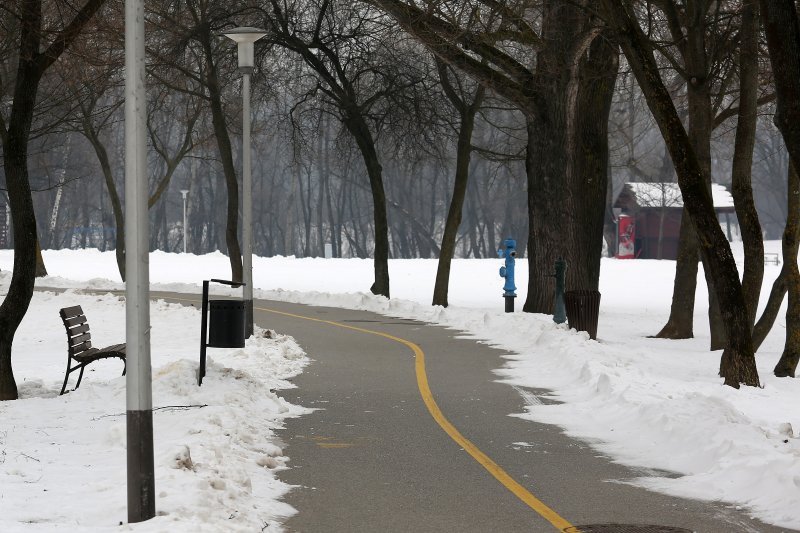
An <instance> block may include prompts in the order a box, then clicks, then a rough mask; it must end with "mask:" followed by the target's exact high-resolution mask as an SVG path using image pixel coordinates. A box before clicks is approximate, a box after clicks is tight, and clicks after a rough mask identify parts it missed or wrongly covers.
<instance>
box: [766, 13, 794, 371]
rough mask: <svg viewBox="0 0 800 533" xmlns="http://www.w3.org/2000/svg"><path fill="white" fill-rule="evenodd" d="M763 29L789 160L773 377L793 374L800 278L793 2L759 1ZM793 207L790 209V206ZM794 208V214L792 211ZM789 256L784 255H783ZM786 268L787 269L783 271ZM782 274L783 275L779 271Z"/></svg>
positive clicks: (777, 117)
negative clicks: (783, 307)
mask: <svg viewBox="0 0 800 533" xmlns="http://www.w3.org/2000/svg"><path fill="white" fill-rule="evenodd" d="M760 5H761V11H762V13H763V20H764V29H765V32H766V35H767V45H768V47H769V55H770V62H771V63H772V72H773V74H774V77H775V89H776V93H777V100H778V105H777V111H776V113H775V124H776V125H777V127H778V129H779V130H780V132H781V134H782V135H783V139H784V142H785V143H786V149H787V150H788V152H789V157H790V159H791V166H792V170H791V172H790V179H789V198H790V203H789V219H787V223H786V230H785V231H784V258H783V259H784V271H786V272H787V276H786V284H787V287H788V289H789V291H790V292H789V310H788V311H787V317H786V328H787V331H786V346H785V348H784V352H783V355H782V356H781V360H780V361H779V363H778V365H777V366H776V368H775V374H776V375H790V374H794V370H795V368H796V366H797V352H798V351H800V346H798V345H799V344H800V334H799V333H798V329H800V324H798V321H799V320H800V317H799V316H798V315H799V314H800V310H798V306H800V302H798V301H797V297H798V293H799V292H800V281H799V280H798V277H799V276H800V275H799V274H798V272H797V247H798V235H797V233H798V229H797V226H798V225H797V218H796V217H797V210H798V192H800V191H798V181H797V169H800V62H798V60H797V58H798V55H799V54H800V21H798V14H797V7H796V5H795V2H790V1H786V0H785V1H780V2H779V1H766V0H761V2H760ZM792 206H793V207H792ZM792 209H794V212H793V211H792ZM787 251H789V252H790V254H789V255H788V256H787V255H786V252H787ZM790 262H791V263H792V264H791V265H789V263H790ZM787 268H788V270H787ZM782 273H783V272H782Z"/></svg>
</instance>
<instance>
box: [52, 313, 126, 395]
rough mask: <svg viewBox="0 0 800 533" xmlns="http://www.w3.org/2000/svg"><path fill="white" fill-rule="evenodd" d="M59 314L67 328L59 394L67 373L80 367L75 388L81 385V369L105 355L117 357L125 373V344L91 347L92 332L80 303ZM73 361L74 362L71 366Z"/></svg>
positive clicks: (63, 387)
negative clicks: (63, 368) (65, 366)
mask: <svg viewBox="0 0 800 533" xmlns="http://www.w3.org/2000/svg"><path fill="white" fill-rule="evenodd" d="M58 313H59V314H60V315H61V320H62V321H63V322H64V328H66V330H67V349H68V352H67V373H66V374H65V375H64V385H63V386H62V387H61V392H60V393H59V396H60V395H61V394H64V391H65V390H66V388H67V380H68V379H69V375H70V374H71V373H72V372H74V371H75V370H78V369H80V371H81V372H80V374H79V375H78V382H77V383H76V384H75V389H73V390H77V388H78V387H80V385H81V379H82V378H83V369H84V368H86V366H87V365H89V364H90V363H93V362H95V361H98V360H100V359H106V358H107V357H119V358H120V359H122V362H123V364H124V365H125V366H123V368H122V375H123V376H124V375H125V370H126V367H127V362H126V361H125V344H115V345H114V346H107V347H105V348H93V347H92V334H91V333H90V332H89V322H88V321H87V320H86V315H85V314H84V313H83V309H81V306H80V305H75V306H73V307H65V308H64V309H61V310H60V311H59V312H58ZM73 362H74V363H75V364H74V366H73Z"/></svg>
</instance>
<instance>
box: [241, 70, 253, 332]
mask: <svg viewBox="0 0 800 533" xmlns="http://www.w3.org/2000/svg"><path fill="white" fill-rule="evenodd" d="M241 70H242V75H243V76H242V151H243V153H242V249H243V250H242V251H243V252H244V257H243V258H242V267H243V270H244V279H243V280H242V281H244V310H245V317H244V336H245V338H249V337H250V336H251V335H252V334H253V176H252V174H251V170H250V71H251V70H252V69H250V68H246V67H245V68H242V69H241Z"/></svg>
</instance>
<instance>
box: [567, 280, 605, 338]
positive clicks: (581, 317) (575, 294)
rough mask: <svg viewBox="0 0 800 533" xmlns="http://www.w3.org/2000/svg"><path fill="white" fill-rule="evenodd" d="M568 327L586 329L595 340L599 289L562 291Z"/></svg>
mask: <svg viewBox="0 0 800 533" xmlns="http://www.w3.org/2000/svg"><path fill="white" fill-rule="evenodd" d="M564 307H566V308H567V320H568V321H569V327H570V328H575V329H576V330H578V331H586V332H588V333H589V337H591V338H592V339H594V340H597V318H598V315H599V314H600V291H590V290H576V291H566V292H565V293H564Z"/></svg>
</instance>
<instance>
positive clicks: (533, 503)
mask: <svg viewBox="0 0 800 533" xmlns="http://www.w3.org/2000/svg"><path fill="white" fill-rule="evenodd" d="M255 309H257V310H258V311H266V312H267V313H275V314H277V315H284V316H290V317H293V318H299V319H302V320H309V321H312V322H320V323H323V324H328V325H331V326H335V327H338V328H344V329H349V330H352V331H358V332H360V333H366V334H369V335H377V336H378V337H384V338H386V339H389V340H392V341H395V342H399V343H400V344H402V345H404V346H406V347H407V348H409V349H410V350H411V351H412V352H414V355H415V356H416V362H415V370H416V374H417V385H418V386H419V392H420V395H422V400H423V401H424V402H425V406H426V407H427V408H428V412H429V413H430V414H431V416H432V417H433V419H434V420H436V423H437V424H439V426H440V427H441V428H442V429H443V430H444V431H445V433H447V434H448V435H449V436H450V438H451V439H453V440H454V441H455V442H456V443H457V444H458V445H459V446H461V447H462V448H464V450H466V452H467V453H469V454H470V455H471V456H472V457H473V459H475V460H476V461H478V463H480V465H481V466H483V467H484V468H485V469H486V470H487V471H489V473H490V474H492V475H493V476H494V477H495V479H497V481H499V482H500V483H502V484H503V486H505V487H506V488H507V489H508V490H510V491H511V492H512V493H513V494H514V495H515V496H516V497H517V498H519V499H520V500H522V501H523V502H525V504H526V505H528V506H529V507H530V508H531V509H533V510H534V511H536V512H537V513H539V515H541V516H542V518H544V519H545V520H547V521H548V522H550V523H551V524H553V526H554V527H555V528H556V529H558V530H559V531H563V530H564V529H566V528H569V527H573V526H572V524H570V523H569V522H567V521H566V520H565V519H564V518H562V517H561V516H560V515H559V514H558V513H556V512H555V511H554V510H553V509H551V508H550V507H548V506H547V505H546V504H545V503H544V502H542V501H541V500H540V499H538V498H537V497H536V496H534V495H533V494H531V493H530V492H528V490H527V489H526V488H525V487H523V486H522V485H520V484H519V483H517V481H516V480H514V478H512V477H511V476H510V475H509V474H508V473H507V472H506V471H505V470H503V469H502V468H501V467H500V465H498V464H497V463H495V462H494V461H492V460H491V459H490V458H489V456H487V455H486V454H485V453H483V452H482V451H481V450H480V449H478V447H477V446H475V445H474V444H473V443H472V442H471V441H470V440H469V439H467V438H466V437H465V436H464V435H462V434H461V432H460V431H458V429H456V427H455V426H454V425H453V424H451V423H450V421H449V420H447V418H446V417H445V416H444V414H443V413H442V411H441V409H439V406H438V405H437V404H436V400H434V398H433V393H432V392H431V389H430V386H429V385H428V374H427V373H426V371H425V352H423V351H422V348H420V347H419V346H417V345H416V344H414V343H413V342H411V341H407V340H405V339H401V338H400V337H395V336H394V335H389V334H388V333H383V332H380V331H373V330H371V329H365V328H359V327H357V326H350V325H348V324H342V323H340V322H334V321H332V320H323V319H320V318H313V317H308V316H303V315H296V314H293V313H286V312H283V311H276V310H274V309H265V308H263V307H256V308H255Z"/></svg>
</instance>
